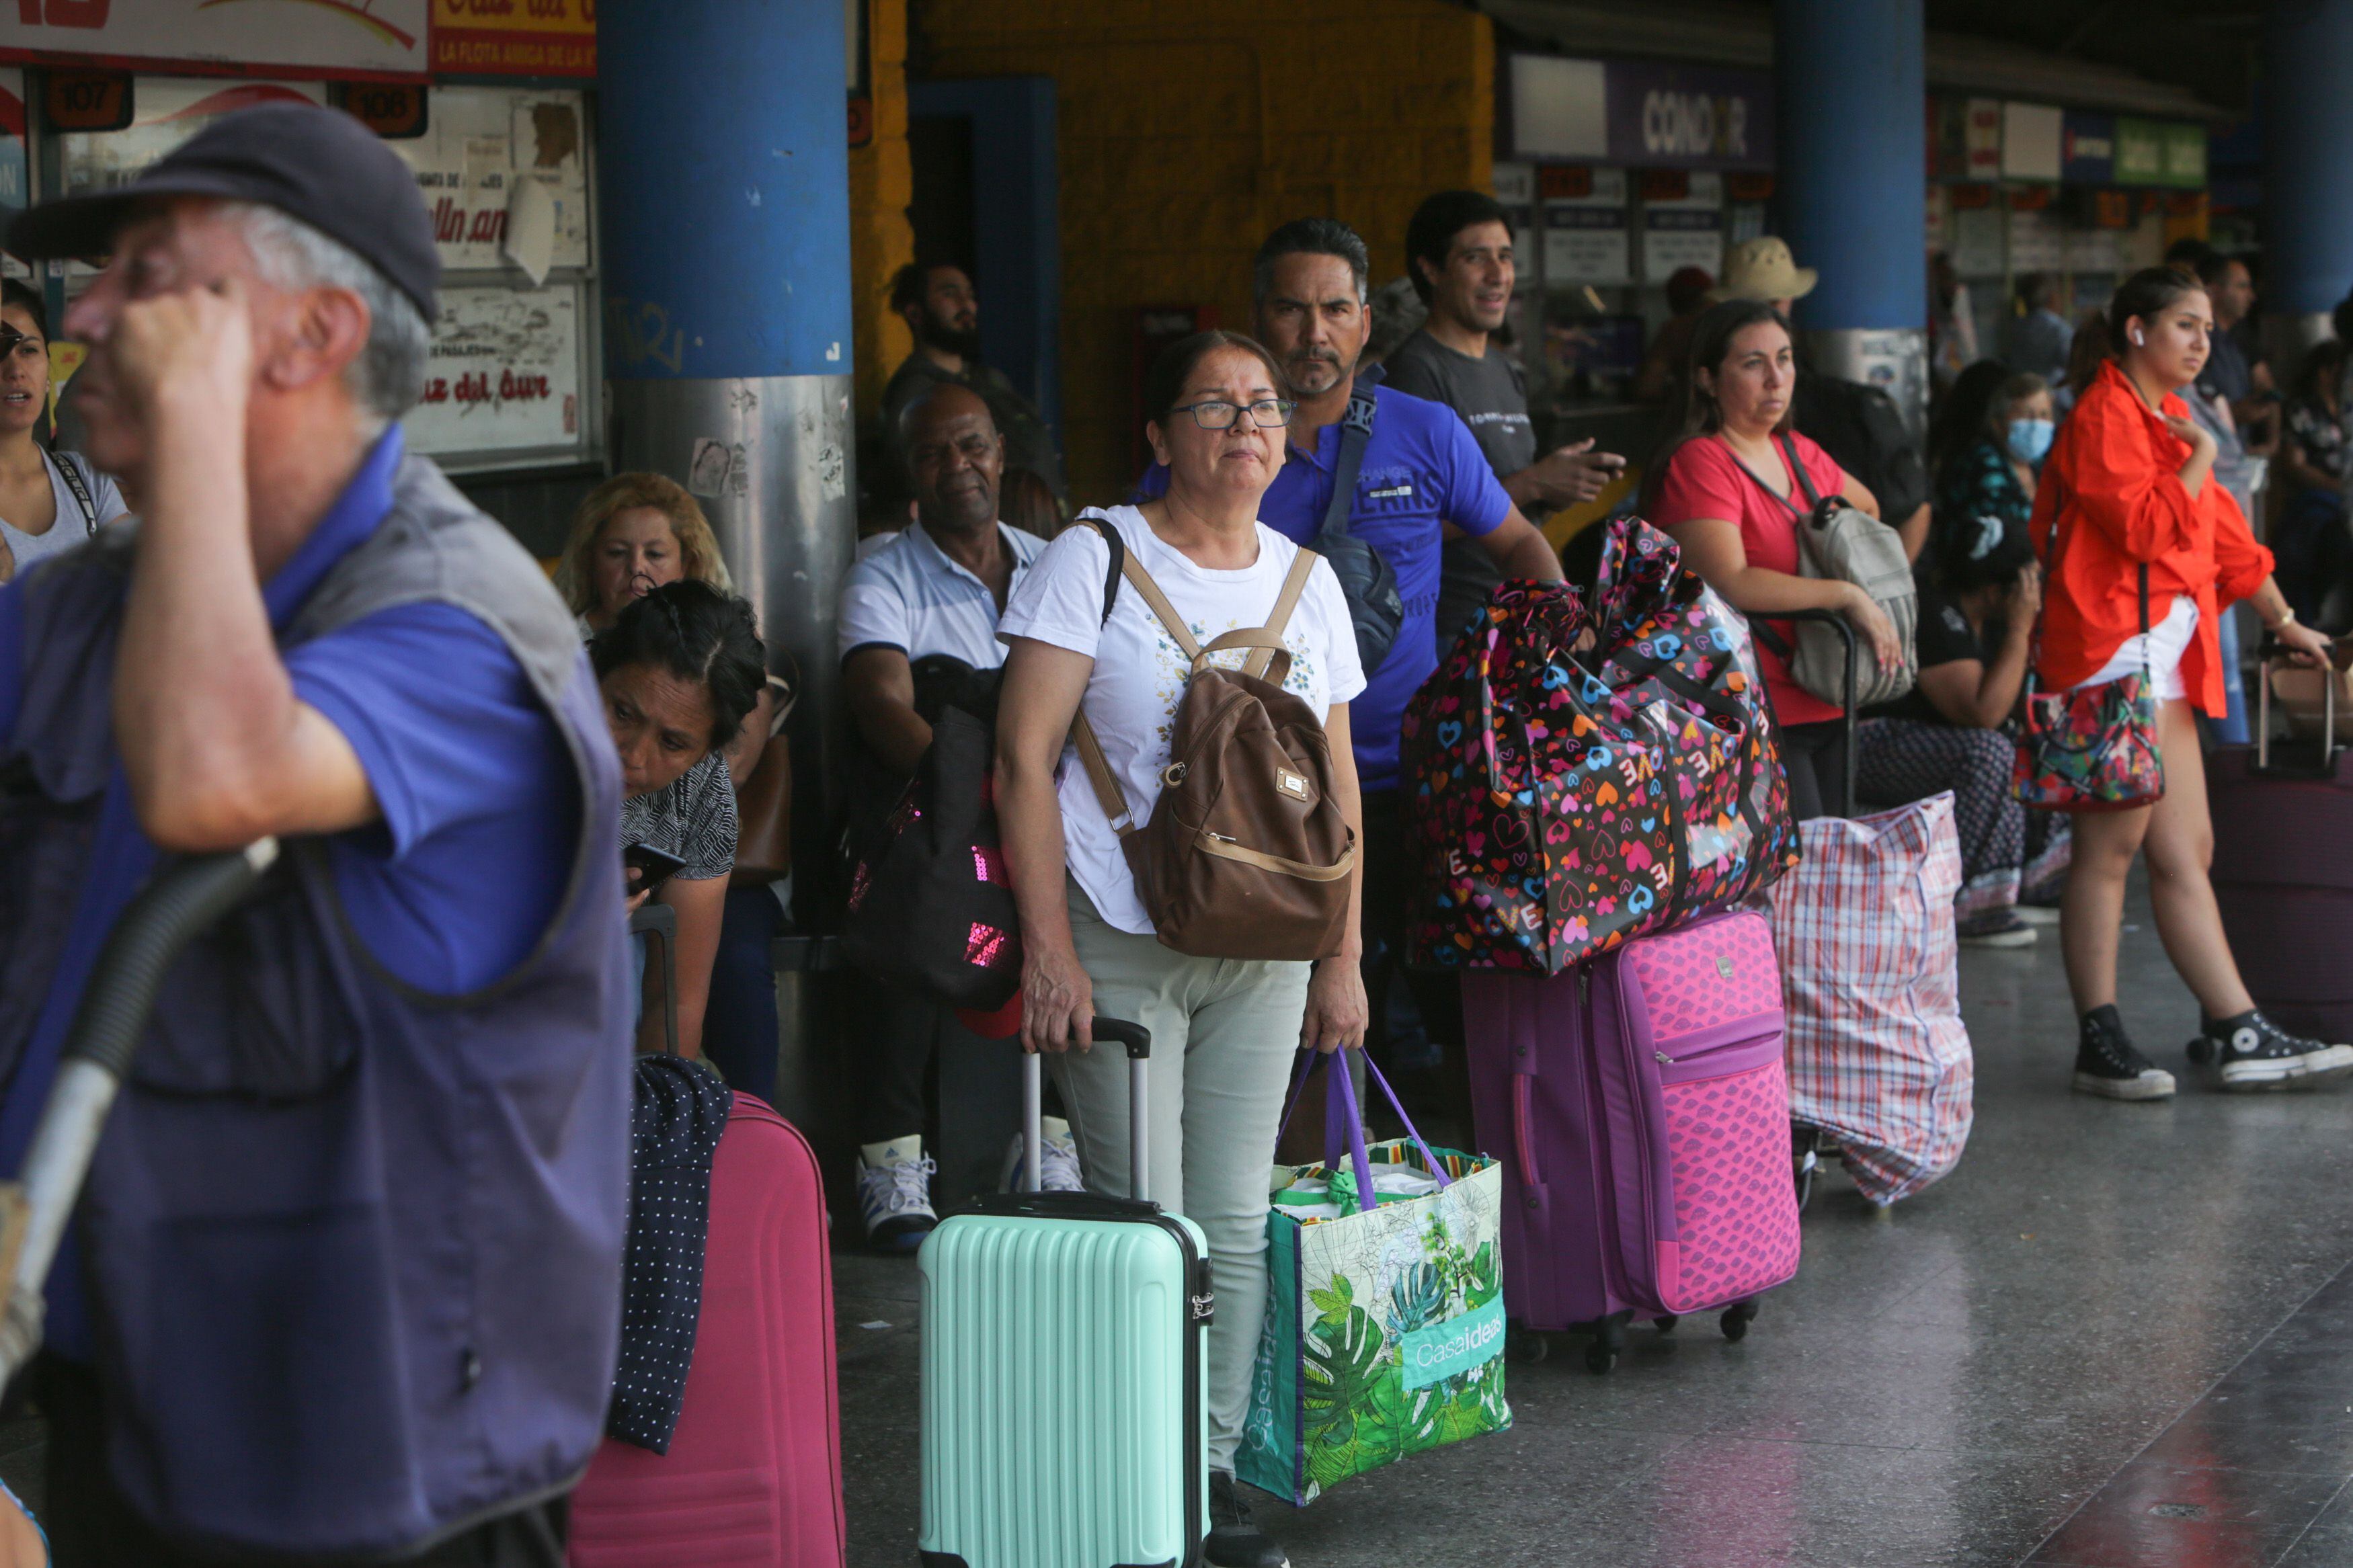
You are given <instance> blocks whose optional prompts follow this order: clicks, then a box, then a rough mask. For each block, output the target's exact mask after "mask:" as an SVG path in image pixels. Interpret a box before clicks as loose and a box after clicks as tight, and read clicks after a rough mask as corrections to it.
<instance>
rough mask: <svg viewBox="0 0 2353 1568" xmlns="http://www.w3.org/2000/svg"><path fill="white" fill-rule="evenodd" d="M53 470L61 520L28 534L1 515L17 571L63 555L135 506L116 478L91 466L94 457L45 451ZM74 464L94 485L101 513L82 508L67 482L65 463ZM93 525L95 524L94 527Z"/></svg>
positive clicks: (93, 499)
mask: <svg viewBox="0 0 2353 1568" xmlns="http://www.w3.org/2000/svg"><path fill="white" fill-rule="evenodd" d="M44 457H46V458H47V462H48V469H49V489H50V490H51V492H52V493H53V494H55V496H56V497H57V502H58V520H57V521H55V522H53V523H51V524H49V527H48V531H47V532H44V533H26V532H25V531H23V530H21V529H19V528H17V527H16V524H14V523H12V522H10V521H8V520H7V519H6V518H0V544H5V545H6V546H7V547H8V553H9V554H10V555H12V556H14V557H15V558H16V574H17V575H18V576H22V575H24V574H25V572H26V569H27V568H29V567H30V566H31V565H32V564H33V563H35V562H36V561H46V560H47V559H48V558H49V557H50V556H52V555H62V554H64V553H65V552H67V551H69V550H71V549H72V548H73V547H74V546H76V545H78V544H80V543H83V542H86V541H87V540H88V539H89V538H90V535H91V533H92V532H93V531H95V529H97V528H104V527H105V526H106V525H107V524H108V523H110V522H112V521H114V520H115V519H117V518H119V517H126V516H128V515H129V514H130V511H131V509H130V508H129V507H127V506H125V505H123V504H122V492H121V490H120V489H116V488H115V484H114V481H113V480H112V479H108V478H107V477H106V476H105V475H104V474H101V473H100V472H99V471H98V470H97V469H96V468H91V467H90V459H89V458H84V457H83V456H82V455H81V454H80V453H79V452H51V453H45V454H44ZM67 463H71V464H73V465H74V471H75V472H76V473H78V474H79V475H80V476H81V477H82V480H83V482H84V483H85V484H87V485H88V486H89V487H90V506H91V508H92V510H95V511H96V512H97V513H98V516H97V517H96V518H95V519H92V518H91V517H90V516H89V515H88V514H87V513H85V512H84V511H83V510H81V502H80V500H78V499H76V497H75V495H74V493H73V488H72V487H71V486H70V485H69V484H67V483H66V477H65V473H64V471H63V469H64V465H65V464H67ZM93 524H94V525H95V527H93Z"/></svg>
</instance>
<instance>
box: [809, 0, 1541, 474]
mask: <svg viewBox="0 0 2353 1568" xmlns="http://www.w3.org/2000/svg"><path fill="white" fill-rule="evenodd" d="M873 3H874V4H875V5H876V7H877V11H878V13H879V12H880V10H881V8H882V7H883V6H884V5H889V4H903V3H904V0H873ZM915 26H916V27H917V28H919V29H920V33H921V37H920V38H919V39H918V40H917V50H918V57H919V58H920V59H921V60H922V61H923V68H924V70H925V72H926V74H927V76H929V77H931V78H934V79H948V78H957V77H977V76H1024V75H1026V76H1038V75H1042V76H1051V77H1053V78H1054V79H1055V80H1056V82H1057V84H1058V87H1059V89H1060V90H1059V94H1058V111H1059V119H1060V142H1061V232H1062V295H1063V309H1062V406H1063V431H1062V439H1063V447H1064V452H1065V456H1066V458H1067V461H1068V467H1069V471H1070V476H1071V499H1072V500H1073V501H1076V502H1079V503H1081V504H1099V503H1101V502H1103V501H1106V500H1119V499H1123V498H1124V496H1125V494H1126V491H1127V489H1128V486H1129V484H1130V482H1131V481H1132V480H1133V479H1134V474H1133V472H1131V471H1130V465H1129V450H1130V441H1131V432H1130V430H1129V427H1128V426H1129V422H1130V410H1131V406H1132V394H1131V391H1130V388H1131V385H1132V382H1133V378H1134V363H1133V361H1134V331H1135V310H1136V308H1137V307H1138V306H1143V305H1214V306H1216V307H1217V308H1218V310H1219V313H1220V320H1221V324H1223V325H1225V326H1229V327H1237V328H1240V329H1242V330H1244V331H1247V330H1248V329H1249V326H1250V254H1251V252H1253V251H1254V250H1256V249H1257V248H1258V245H1259V242H1260V241H1261V239H1263V238H1264V237H1266V234H1267V231H1268V230H1269V229H1271V228H1272V227H1273V226H1275V225H1277V224H1279V223H1282V222H1284V221H1287V220H1288V219H1291V218H1294V217H1309V216H1332V217H1338V218H1341V219H1344V220H1345V221H1346V222H1347V223H1349V224H1351V225H1353V226H1355V227H1356V229H1357V230H1358V231H1359V232H1360V233H1362V234H1363V235H1364V237H1365V239H1366V243H1367V245H1368V246H1370V247H1371V249H1372V254H1373V271H1374V280H1375V284H1376V286H1377V285H1378V284H1379V282H1381V281H1383V280H1385V279H1389V278H1394V277H1396V276H1398V275H1399V274H1401V273H1402V272H1404V270H1405V226H1406V221H1407V219H1408V218H1409V217H1410V216H1412V213H1413V209H1414V207H1415V206H1416V205H1418V204H1419V202H1420V201H1421V199H1422V198H1423V197H1424V196H1426V195H1429V194H1430V193H1431V192H1432V191H1436V190H1441V189H1445V188H1449V187H1453V186H1472V187H1476V188H1480V189H1484V188H1485V187H1486V185H1487V184H1488V181H1489V179H1490V177H1491V170H1490V163H1491V160H1492V156H1493V123H1494V45H1493V35H1492V32H1491V30H1490V27H1489V24H1488V21H1487V18H1486V17H1484V16H1480V15H1479V14H1477V13H1475V12H1472V11H1470V10H1468V9H1465V8H1462V7H1460V6H1457V5H1448V4H1444V3H1443V0H1262V3H1261V4H1259V5H1250V6H1246V7H1240V8H1237V7H1233V6H1226V5H1200V4H1198V0H1182V3H1177V0H1021V3H1020V4H1013V5H1008V4H1007V3H1006V0H923V4H921V5H918V7H917V9H916V22H915ZM880 31H881V29H880V27H879V26H878V28H877V37H878V39H879V37H880ZM877 64H878V76H879V66H880V58H879V50H878V60H877ZM878 89H879V81H878ZM877 110H878V136H877V142H878V144H879V143H880V141H881V136H880V133H879V132H880V125H881V121H880V118H879V111H880V110H881V100H880V99H879V97H878V100H877ZM897 112H898V116H899V118H898V121H897V123H898V125H899V126H900V128H901V134H902V136H903V130H904V123H905V100H904V98H903V95H902V97H901V99H900V102H899V107H898V110H897ZM902 147H903V142H902ZM902 158H903V153H902ZM856 179H857V174H856V171H855V170H854V169H853V171H852V181H853V184H852V187H851V190H852V202H853V204H855V203H856V202H857V201H858V200H859V199H860V195H859V190H860V187H859V186H858V184H856ZM979 196H980V199H982V200H984V201H985V200H987V193H986V192H982V193H979ZM882 199H884V200H892V199H895V200H897V201H898V202H900V204H901V205H903V204H904V201H905V199H906V198H905V196H904V195H900V196H898V197H896V198H892V197H891V196H890V195H888V193H887V192H885V193H883V197H882ZM857 221H859V222H860V224H861V226H862V225H863V224H864V223H865V222H866V220H865V219H864V218H863V217H859V218H858V219H857ZM884 275H885V276H887V270H886V272H885V274H884ZM860 283H861V287H863V283H864V273H863V271H862V270H861V274H860ZM867 303H868V302H867V301H866V300H865V299H864V298H863V297H862V296H861V299H860V310H861V315H860V323H861V326H860V334H861V335H860V340H859V342H860V351H861V353H860V369H859V380H860V400H861V405H862V406H866V407H870V408H871V406H872V398H873V396H874V395H876V394H878V393H879V391H880V388H881V378H882V377H886V376H887V375H888V374H890V371H891V370H892V368H893V367H894V366H895V365H896V364H897V363H898V356H900V355H903V354H904V353H906V352H907V350H906V347H905V344H904V337H905V332H904V329H903V328H902V327H899V326H898V324H897V323H895V322H894V323H892V330H893V331H894V332H895V333H896V334H897V340H896V342H895V345H894V343H893V342H892V341H890V340H886V341H884V342H883V343H882V344H881V357H875V356H870V355H868V354H866V353H864V352H863V351H864V349H865V346H866V342H867V338H866V335H865V327H864V325H863V323H864V321H865V320H866V318H865V316H864V314H863V313H862V312H863V311H864V310H865V309H866V306H867ZM981 308H982V310H987V308H988V301H987V299H986V297H984V298H983V300H981ZM870 375H871V377H872V378H873V379H872V385H871V387H870V386H869V384H868V382H869V379H870Z"/></svg>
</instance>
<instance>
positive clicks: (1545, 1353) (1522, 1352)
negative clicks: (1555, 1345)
mask: <svg viewBox="0 0 2353 1568" xmlns="http://www.w3.org/2000/svg"><path fill="white" fill-rule="evenodd" d="M1504 1355H1505V1356H1506V1357H1508V1358H1509V1359H1510V1360H1513V1361H1515V1362H1519V1363H1522V1364H1524V1365H1527V1366H1535V1365H1536V1364H1537V1363H1540V1362H1543V1361H1546V1360H1547V1359H1549V1358H1550V1357H1551V1355H1552V1336H1551V1335H1549V1334H1547V1333H1546V1332H1544V1331H1542V1330H1540V1329H1524V1328H1522V1327H1521V1326H1520V1325H1519V1324H1517V1323H1513V1324H1511V1325H1509V1326H1508V1327H1507V1328H1506V1329H1505V1330H1504Z"/></svg>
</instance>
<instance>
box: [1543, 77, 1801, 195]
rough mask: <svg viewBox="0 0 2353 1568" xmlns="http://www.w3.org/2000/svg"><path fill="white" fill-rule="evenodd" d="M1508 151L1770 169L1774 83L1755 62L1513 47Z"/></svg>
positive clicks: (1569, 158) (1644, 164)
mask: <svg viewBox="0 0 2353 1568" xmlns="http://www.w3.org/2000/svg"><path fill="white" fill-rule="evenodd" d="M1511 63H1512V68H1511V71H1510V74H1509V77H1508V81H1509V84H1510V92H1511V95H1512V104H1511V114H1510V118H1509V121H1508V123H1509V124H1510V125H1511V127H1512V137H1513V142H1514V145H1513V147H1512V150H1511V153H1512V156H1513V157H1514V158H1524V159H1528V160H1532V161H1538V162H1543V161H1552V160H1558V161H1565V162H1575V163H1588V162H1591V163H1620V164H1627V165H1630V166H1633V167H1638V168H1652V169H1662V168H1663V169H1770V168H1771V167H1772V166H1773V84H1772V80H1771V79H1770V78H1768V77H1767V76H1766V75H1764V73H1762V72H1759V71H1734V70H1707V69H1703V68H1692V67H1686V66H1673V65H1660V64H1655V63H1652V62H1649V61H1640V60H1608V61H1603V60H1571V59H1562V58H1556V57H1549V56H1542V55H1515V56H1514V57H1513V58H1512V62H1511Z"/></svg>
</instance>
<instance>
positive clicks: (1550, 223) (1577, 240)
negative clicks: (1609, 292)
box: [1544, 169, 1634, 288]
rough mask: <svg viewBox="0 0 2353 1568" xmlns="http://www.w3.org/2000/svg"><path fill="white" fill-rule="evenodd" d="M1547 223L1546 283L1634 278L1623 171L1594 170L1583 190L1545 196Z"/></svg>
mask: <svg viewBox="0 0 2353 1568" xmlns="http://www.w3.org/2000/svg"><path fill="white" fill-rule="evenodd" d="M1561 188H1563V187H1560V186H1558V185H1556V189H1561ZM1544 226H1545V231H1544V275H1545V284H1546V287H1547V288H1558V287H1561V286H1563V285H1575V284H1580V283H1595V284H1601V285H1605V286H1607V285H1610V284H1622V283H1630V282H1632V281H1633V279H1634V258H1633V246H1632V244H1631V236H1630V232H1629V230H1628V228H1627V218H1626V171H1625V170H1623V169H1595V170H1593V171H1591V173H1590V175H1589V177H1588V182H1587V184H1586V185H1585V188H1584V190H1583V192H1582V193H1581V194H1577V195H1554V196H1552V197H1551V198H1550V199H1548V200H1546V202H1545V204H1544Z"/></svg>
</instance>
